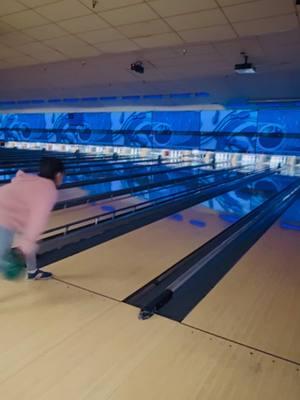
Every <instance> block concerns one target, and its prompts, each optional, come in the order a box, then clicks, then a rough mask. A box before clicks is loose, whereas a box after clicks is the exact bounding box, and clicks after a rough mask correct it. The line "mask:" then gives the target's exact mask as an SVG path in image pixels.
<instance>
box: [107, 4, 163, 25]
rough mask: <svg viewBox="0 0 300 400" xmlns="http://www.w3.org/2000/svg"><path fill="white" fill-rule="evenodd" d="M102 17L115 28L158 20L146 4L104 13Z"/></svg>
mask: <svg viewBox="0 0 300 400" xmlns="http://www.w3.org/2000/svg"><path fill="white" fill-rule="evenodd" d="M100 15H101V16H102V17H103V18H104V19H105V20H106V21H108V22H109V23H110V24H112V25H114V26H118V25H126V24H132V23H135V22H142V21H149V20H151V19H157V15H156V14H155V12H154V11H152V10H151V8H150V7H149V6H148V5H147V4H144V3H143V4H136V5H134V6H129V7H123V8H119V9H116V10H112V11H106V12H102V13H101V14H100Z"/></svg>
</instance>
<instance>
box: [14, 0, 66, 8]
mask: <svg viewBox="0 0 300 400" xmlns="http://www.w3.org/2000/svg"><path fill="white" fill-rule="evenodd" d="M18 1H19V2H20V3H22V4H25V6H27V7H30V8H34V7H39V6H44V5H46V4H51V3H57V2H58V1H59V0H18Z"/></svg>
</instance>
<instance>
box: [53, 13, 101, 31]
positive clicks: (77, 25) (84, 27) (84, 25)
mask: <svg viewBox="0 0 300 400" xmlns="http://www.w3.org/2000/svg"><path fill="white" fill-rule="evenodd" d="M59 25H60V26H61V27H62V28H64V29H65V30H66V31H68V32H71V33H81V32H88V31H93V30H96V29H103V28H106V27H108V26H109V25H108V23H107V22H105V21H104V20H103V19H102V18H100V17H99V16H98V15H96V14H91V15H86V16H84V17H77V18H73V19H68V20H65V21H62V22H60V23H59Z"/></svg>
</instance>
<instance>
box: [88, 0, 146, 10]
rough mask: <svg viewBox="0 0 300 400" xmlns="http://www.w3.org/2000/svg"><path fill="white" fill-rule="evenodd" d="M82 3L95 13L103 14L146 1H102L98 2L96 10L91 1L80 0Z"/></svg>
mask: <svg viewBox="0 0 300 400" xmlns="http://www.w3.org/2000/svg"><path fill="white" fill-rule="evenodd" d="M80 2H81V3H82V4H84V5H85V6H86V7H89V8H90V9H91V10H93V11H96V12H101V11H107V10H113V9H115V8H120V7H126V6H131V5H133V4H138V3H143V2H144V0H101V1H98V4H97V5H96V7H95V8H93V6H92V2H91V0H80Z"/></svg>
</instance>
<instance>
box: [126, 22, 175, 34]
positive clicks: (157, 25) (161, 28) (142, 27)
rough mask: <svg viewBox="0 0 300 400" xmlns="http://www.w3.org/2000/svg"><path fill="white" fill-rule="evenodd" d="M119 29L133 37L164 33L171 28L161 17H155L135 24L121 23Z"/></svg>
mask: <svg viewBox="0 0 300 400" xmlns="http://www.w3.org/2000/svg"><path fill="white" fill-rule="evenodd" d="M119 31H121V32H122V33H123V34H124V35H126V36H127V37H129V38H135V37H141V36H149V35H155V34H159V33H166V32H170V31H171V29H170V27H169V26H168V25H167V24H166V23H165V22H164V21H163V20H162V19H155V20H152V21H145V22H140V23H137V24H130V25H123V26H120V27H119Z"/></svg>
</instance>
